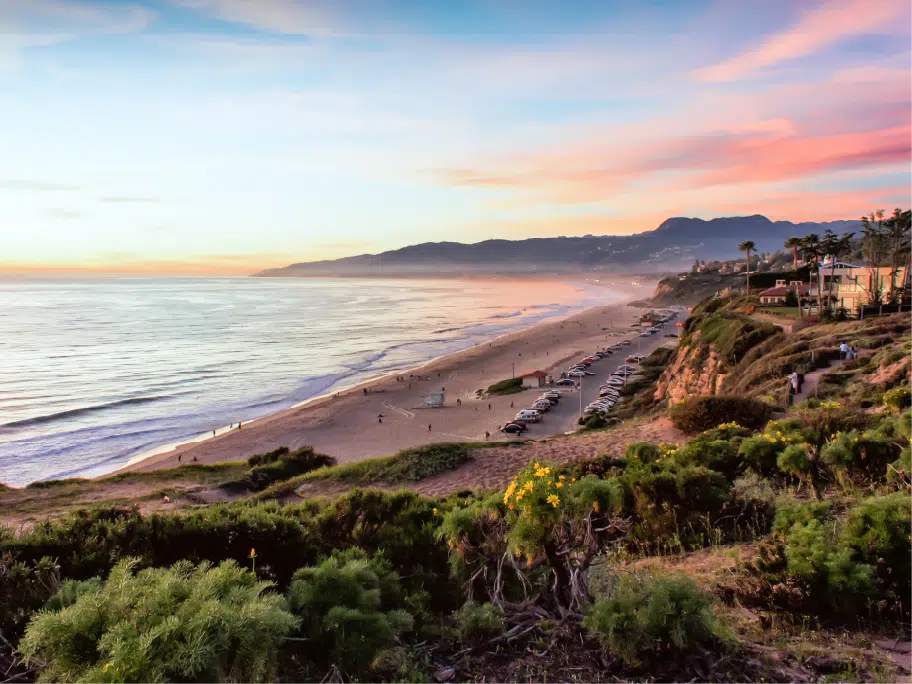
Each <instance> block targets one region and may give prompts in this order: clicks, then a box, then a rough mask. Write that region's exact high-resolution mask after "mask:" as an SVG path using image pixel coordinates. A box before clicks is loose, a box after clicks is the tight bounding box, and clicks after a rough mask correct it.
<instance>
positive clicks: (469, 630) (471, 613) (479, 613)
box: [456, 601, 504, 641]
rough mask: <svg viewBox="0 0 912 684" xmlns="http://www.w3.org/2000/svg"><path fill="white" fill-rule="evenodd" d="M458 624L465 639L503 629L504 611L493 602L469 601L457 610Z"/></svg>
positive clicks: (495, 632)
mask: <svg viewBox="0 0 912 684" xmlns="http://www.w3.org/2000/svg"><path fill="white" fill-rule="evenodd" d="M456 624H457V625H458V627H459V634H460V635H461V637H462V639H463V641H469V640H471V639H475V638H478V637H484V636H488V635H492V634H498V633H499V632H501V631H503V627H504V612H503V609H502V608H500V606H495V605H494V604H492V603H475V602H474V601H467V602H466V603H464V604H463V605H462V607H461V608H460V609H459V610H458V611H456Z"/></svg>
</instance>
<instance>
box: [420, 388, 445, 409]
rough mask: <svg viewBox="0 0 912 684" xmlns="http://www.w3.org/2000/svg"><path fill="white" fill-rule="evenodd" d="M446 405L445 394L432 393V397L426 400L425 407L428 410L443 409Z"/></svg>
mask: <svg viewBox="0 0 912 684" xmlns="http://www.w3.org/2000/svg"><path fill="white" fill-rule="evenodd" d="M443 404H444V393H443V392H431V394H430V396H428V398H427V399H425V400H424V405H425V406H427V407H428V408H441V407H442V406H443Z"/></svg>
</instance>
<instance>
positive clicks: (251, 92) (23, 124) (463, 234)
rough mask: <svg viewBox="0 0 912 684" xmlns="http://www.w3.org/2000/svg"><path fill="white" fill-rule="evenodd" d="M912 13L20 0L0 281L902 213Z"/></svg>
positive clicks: (2, 66) (719, 3) (907, 173)
mask: <svg viewBox="0 0 912 684" xmlns="http://www.w3.org/2000/svg"><path fill="white" fill-rule="evenodd" d="M910 21H912V16H910V7H909V2H908V0H814V1H808V2H794V1H790V0H773V1H771V2H762V3H761V2H753V1H747V0H731V1H728V0H724V1H723V0H682V1H681V2H665V3H663V2H658V1H650V2H639V1H635V0H610V1H609V0H605V1H603V2H596V1H589V0H577V1H576V2H570V3H545V2H517V1H516V0H503V1H499V0H466V1H465V2H459V3H449V2H446V3H415V2H409V1H407V0H378V1H371V2H368V1H366V0H365V1H362V2H352V1H345V0H338V1H337V2H329V1H327V0H318V1H306V0H257V1H256V2H253V1H250V0H54V1H52V0H3V1H2V2H0V26H3V32H4V40H3V42H2V43H0V84H2V87H0V108H2V111H3V112H4V115H3V122H4V125H3V126H2V128H0V150H2V153H0V216H2V222H0V237H2V240H3V249H2V251H0V275H2V274H5V273H13V274H23V275H41V274H52V273H62V272H71V273H110V274H174V275H244V274H248V273H251V272H254V271H257V270H260V269H264V268H270V267H276V266H283V265H286V264H289V263H293V262H301V261H316V260H323V259H336V258H340V257H345V256H351V255H355V254H361V253H377V252H381V251H384V250H388V249H396V248H399V247H403V246H405V245H409V244H416V243H421V242H432V241H455V242H478V241H481V240H485V239H489V238H507V239H522V238H526V237H549V236H557V235H566V236H572V235H586V234H596V235H607V234H631V233H638V232H643V231H647V230H652V229H654V228H656V227H657V226H658V225H659V224H660V223H661V222H662V221H663V220H664V219H665V218H668V217H671V216H694V217H699V218H705V219H710V218H714V217H718V216H737V215H750V214H764V215H766V216H768V217H769V218H770V219H772V220H790V221H826V220H834V219H853V218H857V217H858V216H859V215H861V214H862V213H867V212H870V211H873V210H875V209H878V208H885V209H887V211H888V212H889V211H891V210H892V209H893V207H895V206H901V207H904V208H905V207H908V206H909V205H910V203H912V190H910V182H912V165H910V162H912V143H910V140H912V61H910V60H912V34H910ZM737 256H738V254H737V253H736V252H734V251H733V254H732V258H736V257H737Z"/></svg>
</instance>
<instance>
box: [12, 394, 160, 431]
mask: <svg viewBox="0 0 912 684" xmlns="http://www.w3.org/2000/svg"><path fill="white" fill-rule="evenodd" d="M173 398H174V395H173V394H160V395H157V396H152V397H131V398H129V399H119V400H117V401H110V402H108V403H106V404H96V405H95V406H83V407H81V408H75V409H68V410H66V411H58V412H57V413H48V414H46V415H43V416H35V417H34V418H24V419H22V420H14V421H13V422H11V423H4V424H2V425H0V427H3V428H19V427H28V426H31V425H42V424H44V423H53V422H56V421H60V420H66V419H67V418H73V417H74V416H81V415H85V414H87V413H97V412H99V411H109V410H110V409H113V408H117V407H119V406H129V405H131V404H149V403H152V402H153V401H164V400H167V399H173Z"/></svg>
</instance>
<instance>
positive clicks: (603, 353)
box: [557, 340, 630, 385]
mask: <svg viewBox="0 0 912 684" xmlns="http://www.w3.org/2000/svg"><path fill="white" fill-rule="evenodd" d="M629 344H630V340H624V341H623V342H618V343H616V344H612V345H611V346H610V347H605V348H604V349H599V350H598V351H597V352H595V353H594V354H592V355H591V356H587V357H585V358H583V359H580V360H579V361H578V362H577V363H576V364H574V365H573V366H570V368H568V369H567V372H566V373H565V375H566V376H567V378H583V377H586V376H587V375H595V373H593V372H592V371H591V370H589V366H591V365H592V364H593V363H595V362H596V361H599V360H601V359H604V358H605V357H607V356H611V355H612V354H613V353H614V352H616V351H618V350H619V349H621V347H624V346H626V345H629ZM567 378H563V379H561V380H559V381H558V382H557V384H558V385H560V384H564V385H575V384H576V383H575V382H574V381H573V380H572V379H571V380H570V381H569V382H564V380H566V379H567Z"/></svg>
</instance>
